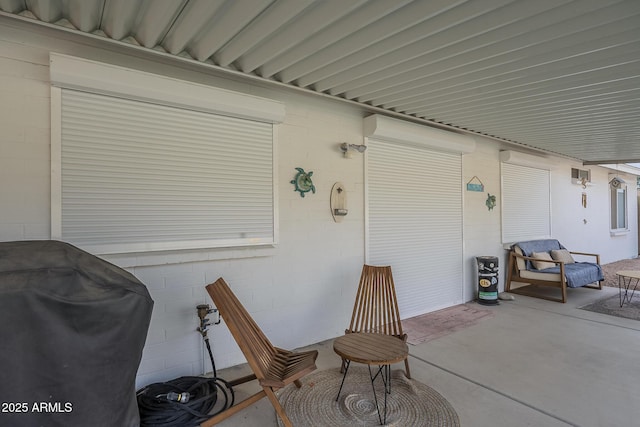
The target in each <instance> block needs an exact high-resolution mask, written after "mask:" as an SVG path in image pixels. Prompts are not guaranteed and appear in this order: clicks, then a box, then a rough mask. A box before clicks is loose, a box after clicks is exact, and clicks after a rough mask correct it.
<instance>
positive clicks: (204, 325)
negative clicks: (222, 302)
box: [196, 304, 220, 338]
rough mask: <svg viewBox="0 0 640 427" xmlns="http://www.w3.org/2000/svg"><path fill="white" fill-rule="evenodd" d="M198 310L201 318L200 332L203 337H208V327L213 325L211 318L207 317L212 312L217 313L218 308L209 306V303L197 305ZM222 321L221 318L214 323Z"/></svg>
mask: <svg viewBox="0 0 640 427" xmlns="http://www.w3.org/2000/svg"><path fill="white" fill-rule="evenodd" d="M196 310H197V312H198V317H199V318H200V326H199V327H198V332H200V334H202V337H203V338H206V337H207V329H208V328H209V325H211V320H209V319H208V318H207V316H208V315H209V314H211V313H217V312H218V309H216V308H211V307H209V304H200V305H198V306H197V307H196ZM219 323H220V318H218V320H217V321H216V322H215V323H214V325H217V324H219Z"/></svg>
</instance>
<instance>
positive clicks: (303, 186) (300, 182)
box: [291, 168, 316, 197]
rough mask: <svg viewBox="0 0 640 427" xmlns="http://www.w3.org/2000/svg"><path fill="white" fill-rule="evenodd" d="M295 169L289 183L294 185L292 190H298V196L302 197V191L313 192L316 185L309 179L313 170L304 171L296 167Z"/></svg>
mask: <svg viewBox="0 0 640 427" xmlns="http://www.w3.org/2000/svg"><path fill="white" fill-rule="evenodd" d="M296 170H297V171H298V173H297V174H296V176H295V177H294V178H293V179H292V180H291V184H293V185H294V186H295V188H294V190H293V191H299V192H300V197H304V193H307V192H309V191H311V192H312V193H314V194H315V192H316V187H315V186H314V185H313V181H311V175H313V172H312V171H309V172H305V171H304V169H302V168H296Z"/></svg>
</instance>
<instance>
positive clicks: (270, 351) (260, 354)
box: [207, 278, 276, 379]
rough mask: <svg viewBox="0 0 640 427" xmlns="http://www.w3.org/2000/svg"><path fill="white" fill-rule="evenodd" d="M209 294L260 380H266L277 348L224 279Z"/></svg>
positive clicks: (214, 285) (209, 287)
mask: <svg viewBox="0 0 640 427" xmlns="http://www.w3.org/2000/svg"><path fill="white" fill-rule="evenodd" d="M207 291H208V292H209V295H210V296H211V299H212V300H213V302H214V304H215V305H216V307H217V309H218V310H219V311H220V315H221V316H222V318H223V319H224V322H225V323H226V325H227V327H228V328H229V331H230V332H231V335H233V338H234V339H235V340H236V342H237V343H238V346H239V347H240V350H242V353H243V354H244V357H246V359H247V362H248V363H249V366H251V369H252V370H253V372H254V374H255V375H256V378H258V379H264V378H265V377H266V374H267V371H268V370H269V365H270V364H271V361H272V360H273V358H274V356H275V354H276V349H275V348H274V346H273V345H271V342H270V341H269V339H268V338H267V337H266V336H265V335H264V333H263V332H262V330H261V329H260V327H259V326H258V325H257V324H256V322H255V321H254V320H253V318H252V317H251V316H250V315H249V313H248V312H247V310H246V309H245V308H244V306H243V305H242V304H241V303H240V301H239V300H238V298H237V297H236V296H235V295H234V294H233V292H232V291H231V289H230V288H229V285H227V283H226V282H225V281H224V279H223V278H219V279H218V280H217V281H216V282H215V283H213V284H210V285H207Z"/></svg>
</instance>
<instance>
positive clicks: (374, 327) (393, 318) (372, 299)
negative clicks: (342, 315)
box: [342, 264, 411, 378]
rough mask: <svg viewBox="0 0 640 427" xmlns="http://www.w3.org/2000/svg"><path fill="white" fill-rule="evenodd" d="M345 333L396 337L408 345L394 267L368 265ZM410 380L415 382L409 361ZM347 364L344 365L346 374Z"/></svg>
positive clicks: (407, 364) (362, 275)
mask: <svg viewBox="0 0 640 427" xmlns="http://www.w3.org/2000/svg"><path fill="white" fill-rule="evenodd" d="M344 332H345V333H347V334H349V333H353V332H375V333H379V334H386V335H393V336H394V337H397V338H398V339H400V340H402V341H404V342H406V341H407V334H405V333H403V332H402V322H401V321H400V310H399V309H398V300H397V298H396V288H395V285H394V283H393V275H392V274H391V267H390V266H384V267H377V266H372V265H366V264H365V265H364V266H363V267H362V274H361V275H360V284H359V285H358V293H357V294H356V302H355V304H354V306H353V314H352V315H351V324H350V325H349V328H348V329H346V330H345V331H344ZM404 365H405V371H406V373H407V378H411V373H410V371H409V360H408V359H405V361H404ZM344 367H345V361H344V360H343V361H342V370H343V371H344Z"/></svg>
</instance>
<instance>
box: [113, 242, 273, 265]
mask: <svg viewBox="0 0 640 427" xmlns="http://www.w3.org/2000/svg"><path fill="white" fill-rule="evenodd" d="M275 251H276V247H275V245H264V246H252V247H237V248H220V249H208V250H206V249H205V250H178V251H165V252H147V253H143V252H139V253H129V254H111V255H100V257H101V258H103V259H105V260H106V261H108V262H111V263H113V264H115V265H117V266H119V267H122V268H133V267H149V266H154V265H165V264H183V263H187V262H202V261H216V260H225V259H240V258H257V257H268V256H273V255H274V254H275Z"/></svg>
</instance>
